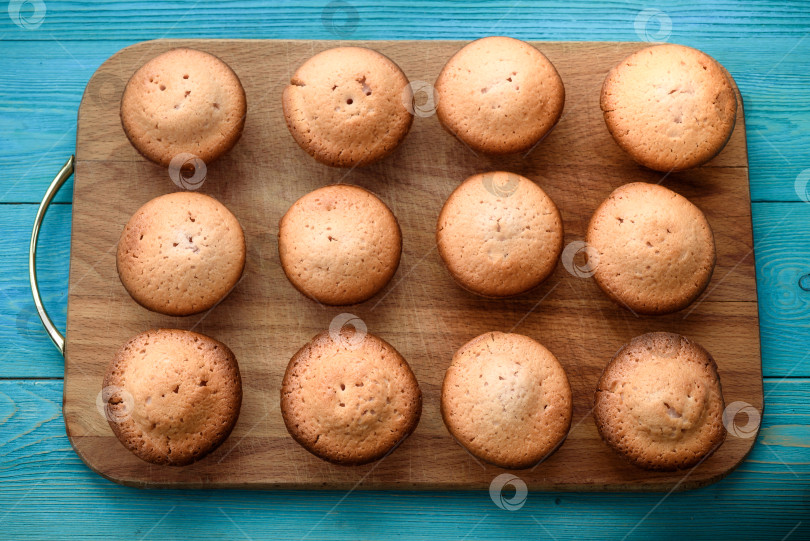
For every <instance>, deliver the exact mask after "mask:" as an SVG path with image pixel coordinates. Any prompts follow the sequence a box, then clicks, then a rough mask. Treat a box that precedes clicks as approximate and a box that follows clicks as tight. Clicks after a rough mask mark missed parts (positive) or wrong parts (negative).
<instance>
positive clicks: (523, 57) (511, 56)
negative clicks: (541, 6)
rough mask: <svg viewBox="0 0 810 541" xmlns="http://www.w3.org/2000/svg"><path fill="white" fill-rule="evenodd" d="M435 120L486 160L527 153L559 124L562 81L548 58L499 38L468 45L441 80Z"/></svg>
mask: <svg viewBox="0 0 810 541" xmlns="http://www.w3.org/2000/svg"><path fill="white" fill-rule="evenodd" d="M435 89H436V93H437V94H438V104H437V106H436V114H437V115H438V118H439V121H440V122H441V124H442V126H444V128H445V129H446V130H447V131H449V132H450V133H451V134H453V135H454V136H456V137H457V138H458V139H459V140H460V141H462V142H463V143H464V144H465V145H467V146H468V147H470V148H471V149H473V150H474V151H476V152H483V153H485V154H510V153H515V152H525V151H528V150H530V149H531V148H532V147H534V146H535V145H536V144H537V143H538V142H540V141H541V140H542V139H543V138H544V137H545V136H546V135H547V134H548V132H549V131H551V129H552V128H553V127H554V126H555V125H556V124H557V121H558V120H559V119H560V116H561V115H562V111H563V105H564V103H565V88H564V87H563V82H562V79H561V78H560V75H559V74H558V73H557V70H556V69H555V68H554V66H553V65H552V63H551V62H549V60H548V58H546V57H545V56H544V55H543V53H541V52H540V51H538V50H537V49H536V48H534V47H532V46H531V45H529V44H528V43H525V42H523V41H520V40H517V39H513V38H507V37H502V36H494V37H488V38H483V39H479V40H476V41H473V42H472V43H470V44H468V45H466V46H465V47H464V48H462V49H461V50H460V51H459V52H457V53H456V54H455V55H454V56H453V57H452V58H451V59H450V60H449V61H448V62H447V64H445V66H444V68H443V69H442V71H441V73H440V74H439V78H438V79H436V85H435Z"/></svg>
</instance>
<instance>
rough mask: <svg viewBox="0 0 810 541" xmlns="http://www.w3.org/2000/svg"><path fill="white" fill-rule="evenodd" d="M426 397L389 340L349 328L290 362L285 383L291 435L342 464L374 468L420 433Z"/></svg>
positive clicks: (323, 337)
mask: <svg viewBox="0 0 810 541" xmlns="http://www.w3.org/2000/svg"><path fill="white" fill-rule="evenodd" d="M421 412H422V393H421V391H420V390H419V384H418V383H417V382H416V377H414V375H413V372H411V368H410V367H409V366H408V363H407V362H405V359H403V358H402V355H400V354H399V353H398V352H397V350H395V349H394V348H393V347H392V346H391V345H390V344H388V343H387V342H386V341H385V340H383V339H381V338H378V337H376V336H374V335H372V334H368V333H361V334H358V331H355V330H353V329H351V328H349V329H348V330H347V328H345V327H344V328H343V329H341V330H340V331H337V330H335V331H324V332H322V333H320V334H318V335H317V336H315V337H314V338H313V339H312V341H311V342H309V343H308V344H307V345H305V346H304V347H303V348H301V349H300V350H299V351H298V352H297V353H296V354H295V355H294V356H293V357H292V359H290V363H289V365H287V371H286V372H285V374H284V380H283V381H282V384H281V414H282V416H283V418H284V424H285V425H286V426H287V431H288V432H289V433H290V435H291V436H292V437H293V438H294V439H295V441H297V442H298V443H299V444H301V446H303V447H304V448H305V449H306V450H307V451H309V452H310V453H312V454H314V455H315V456H317V457H320V458H322V459H324V460H328V461H330V462H333V463H336V464H346V465H358V464H366V463H368V462H373V461H375V460H379V459H380V458H382V457H384V456H385V455H387V454H388V453H390V452H391V451H393V450H394V448H396V447H397V445H399V444H400V443H401V442H402V441H403V440H404V439H405V438H407V437H408V436H409V435H410V434H411V432H413V430H414V429H415V428H416V425H417V423H418V422H419V417H420V415H421Z"/></svg>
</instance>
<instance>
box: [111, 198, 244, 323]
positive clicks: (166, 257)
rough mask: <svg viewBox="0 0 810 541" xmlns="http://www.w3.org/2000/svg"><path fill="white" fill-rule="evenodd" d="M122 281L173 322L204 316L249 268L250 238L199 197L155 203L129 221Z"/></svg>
mask: <svg viewBox="0 0 810 541" xmlns="http://www.w3.org/2000/svg"><path fill="white" fill-rule="evenodd" d="M116 263H117V267H118V276H119V277H120V278H121V283H122V284H123V285H124V287H125V288H126V290H127V291H128V292H129V294H130V295H131V296H132V298H133V299H134V300H135V301H136V302H137V303H138V304H140V305H141V306H143V307H144V308H147V309H149V310H152V311H154V312H160V313H161V314H167V315H170V316H187V315H191V314H196V313H199V312H203V311H205V310H208V309H209V308H211V307H213V306H214V305H215V304H217V303H218V302H219V301H221V300H222V299H224V298H225V296H226V295H228V293H230V291H231V290H232V289H233V288H234V286H236V283H237V282H238V281H239V279H240V278H241V276H242V272H243V270H244V268H245V235H244V233H243V232H242V226H240V225H239V221H238V220H237V219H236V217H235V216H234V215H233V214H231V212H230V211H229V210H228V209H227V208H225V205H223V204H222V203H220V202H219V201H217V200H216V199H214V198H213V197H210V196H208V195H203V194H201V193H196V192H175V193H170V194H166V195H161V196H160V197H156V198H155V199H152V200H151V201H149V202H148V203H146V204H145V205H144V206H142V207H141V208H139V209H138V210H137V211H136V212H135V214H133V215H132V217H131V218H130V219H129V222H128V223H127V225H126V227H124V231H123V232H122V233H121V239H120V240H119V241H118V253H117V255H116Z"/></svg>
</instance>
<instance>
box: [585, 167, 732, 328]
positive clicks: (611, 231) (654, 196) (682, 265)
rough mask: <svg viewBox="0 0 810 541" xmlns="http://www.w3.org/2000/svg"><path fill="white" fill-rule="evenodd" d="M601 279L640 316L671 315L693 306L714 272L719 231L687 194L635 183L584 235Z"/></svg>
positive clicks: (617, 194) (615, 196)
mask: <svg viewBox="0 0 810 541" xmlns="http://www.w3.org/2000/svg"><path fill="white" fill-rule="evenodd" d="M585 240H586V243H587V245H588V246H589V248H590V250H591V253H592V255H593V259H589V265H590V266H591V268H592V269H593V278H594V280H596V283H597V284H598V285H599V287H600V288H601V289H602V291H604V292H605V293H606V294H607V295H608V297H610V298H611V299H612V300H613V301H614V302H616V303H617V304H619V305H621V306H623V307H625V308H627V309H629V310H631V311H632V312H634V313H637V314H666V313H670V312H676V311H678V310H681V309H683V308H685V307H687V306H688V305H690V304H691V303H692V302H693V301H694V300H695V299H697V298H698V296H700V294H701V293H702V292H703V291H704V290H705V289H706V286H707V285H708V284H709V281H710V280H711V277H712V273H713V272H714V265H715V259H716V250H715V243H714V235H713V233H712V229H711V226H710V225H709V222H708V220H706V217H705V216H704V214H703V212H702V211H701V210H700V209H699V208H698V207H697V206H695V205H694V204H692V203H691V202H690V201H689V200H688V199H686V198H685V197H683V196H681V195H679V194H677V193H675V192H673V191H672V190H669V189H667V188H664V187H663V186H659V185H657V184H647V183H644V182H633V183H630V184H625V185H624V186H620V187H618V188H616V189H615V190H614V191H613V192H612V193H611V194H610V195H609V196H608V198H607V199H605V201H603V202H602V204H601V205H599V207H598V208H597V209H596V211H595V212H594V213H593V216H592V217H591V220H590V223H589V224H588V230H587V233H586V237H585Z"/></svg>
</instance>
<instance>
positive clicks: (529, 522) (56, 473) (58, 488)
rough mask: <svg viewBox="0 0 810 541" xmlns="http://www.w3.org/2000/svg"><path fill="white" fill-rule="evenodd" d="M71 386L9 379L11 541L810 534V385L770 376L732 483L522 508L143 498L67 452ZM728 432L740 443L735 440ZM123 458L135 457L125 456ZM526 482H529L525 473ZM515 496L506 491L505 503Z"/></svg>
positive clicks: (335, 495) (331, 498) (0, 465)
mask: <svg viewBox="0 0 810 541" xmlns="http://www.w3.org/2000/svg"><path fill="white" fill-rule="evenodd" d="M61 392H62V386H61V382H58V381H54V382H30V381H0V425H2V427H3V430H2V431H0V487H2V489H0V531H2V532H3V535H4V536H7V537H8V538H10V539H20V538H22V537H23V535H25V536H26V537H34V538H40V537H50V536H54V535H57V534H58V535H59V537H60V538H64V539H78V538H80V539H87V538H94V537H105V536H106V537H109V535H110V533H111V532H115V535H116V537H120V538H122V539H136V538H141V537H151V538H164V537H179V536H183V537H184V538H197V537H199V538H221V537H222V536H223V535H226V534H224V532H228V534H227V536H228V537H232V538H240V537H245V538H247V539H260V538H267V537H273V538H277V539H301V538H304V537H307V538H312V539H345V538H386V539H392V538H393V539H400V538H414V539H430V540H433V539H444V538H461V537H463V536H469V537H470V538H483V537H497V538H503V539H522V538H527V537H531V538H543V539H546V538H550V537H551V535H549V532H553V536H554V538H556V539H560V540H562V539H583V538H592V537H596V538H600V539H601V538H604V539H609V538H619V539H621V538H623V537H624V536H625V535H626V534H629V536H628V537H627V538H628V539H646V538H650V537H656V538H673V539H674V538H683V537H684V536H687V535H689V536H690V537H691V536H692V535H694V533H695V528H696V525H700V530H699V532H700V533H701V534H702V535H703V536H707V537H708V536H724V537H726V536H727V537H738V538H739V537H741V536H744V537H746V538H756V539H782V538H783V537H784V536H785V535H786V534H787V533H789V532H790V531H791V530H792V529H793V528H794V527H796V525H797V524H798V523H799V522H800V521H801V522H802V523H803V524H802V525H800V526H799V528H798V529H797V530H795V531H794V533H793V536H792V538H793V539H801V538H803V537H806V536H808V535H810V521H808V520H807V516H808V512H809V511H810V507H808V505H809V503H810V502H808V500H807V482H808V479H810V446H808V443H807V441H808V440H807V435H808V434H807V425H808V424H810V380H807V379H787V380H782V381H780V380H767V381H766V384H765V393H766V396H767V397H768V398H767V400H768V406H767V409H766V411H765V415H764V417H763V420H762V431H761V434H760V437H759V441H758V443H757V444H756V445H755V447H754V450H753V451H752V453H751V455H750V457H749V459H748V460H747V461H746V462H745V463H744V464H743V465H742V466H741V467H740V468H739V469H738V470H737V471H736V472H734V473H732V474H731V475H730V476H729V477H728V478H727V479H725V480H723V481H721V482H719V483H717V484H715V485H712V486H709V487H706V488H703V489H699V490H695V491H690V492H686V493H675V494H672V495H669V496H666V497H665V495H663V494H577V493H531V494H529V495H528V497H527V499H526V502H525V505H524V506H523V507H522V508H521V509H519V510H517V511H511V512H510V511H505V510H502V509H499V508H498V507H497V506H496V505H495V504H494V503H493V501H492V500H491V499H490V497H489V494H488V493H486V492H470V493H459V492H451V493H435V492H434V493H408V492H401V493H382V492H371V493H368V492H365V493H364V492H354V493H351V494H349V495H348V496H347V495H346V494H345V493H343V492H308V493H304V492H241V491H216V492H205V491H144V490H138V489H132V488H127V487H119V486H117V485H114V484H113V483H111V482H108V481H106V480H104V479H102V478H100V477H98V476H97V475H96V474H94V473H92V472H90V471H89V470H88V469H87V468H86V467H85V466H84V465H83V464H82V463H81V462H80V461H79V459H78V458H77V457H76V455H75V454H74V453H73V451H72V450H71V449H70V445H69V443H68V441H67V438H66V437H65V435H64V425H63V423H62V418H61V415H60V404H61ZM730 437H731V436H730ZM122 452H125V451H124V450H123V449H122ZM516 473H517V475H518V476H519V475H520V473H519V472H516ZM508 496H510V495H509V494H507V497H508Z"/></svg>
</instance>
